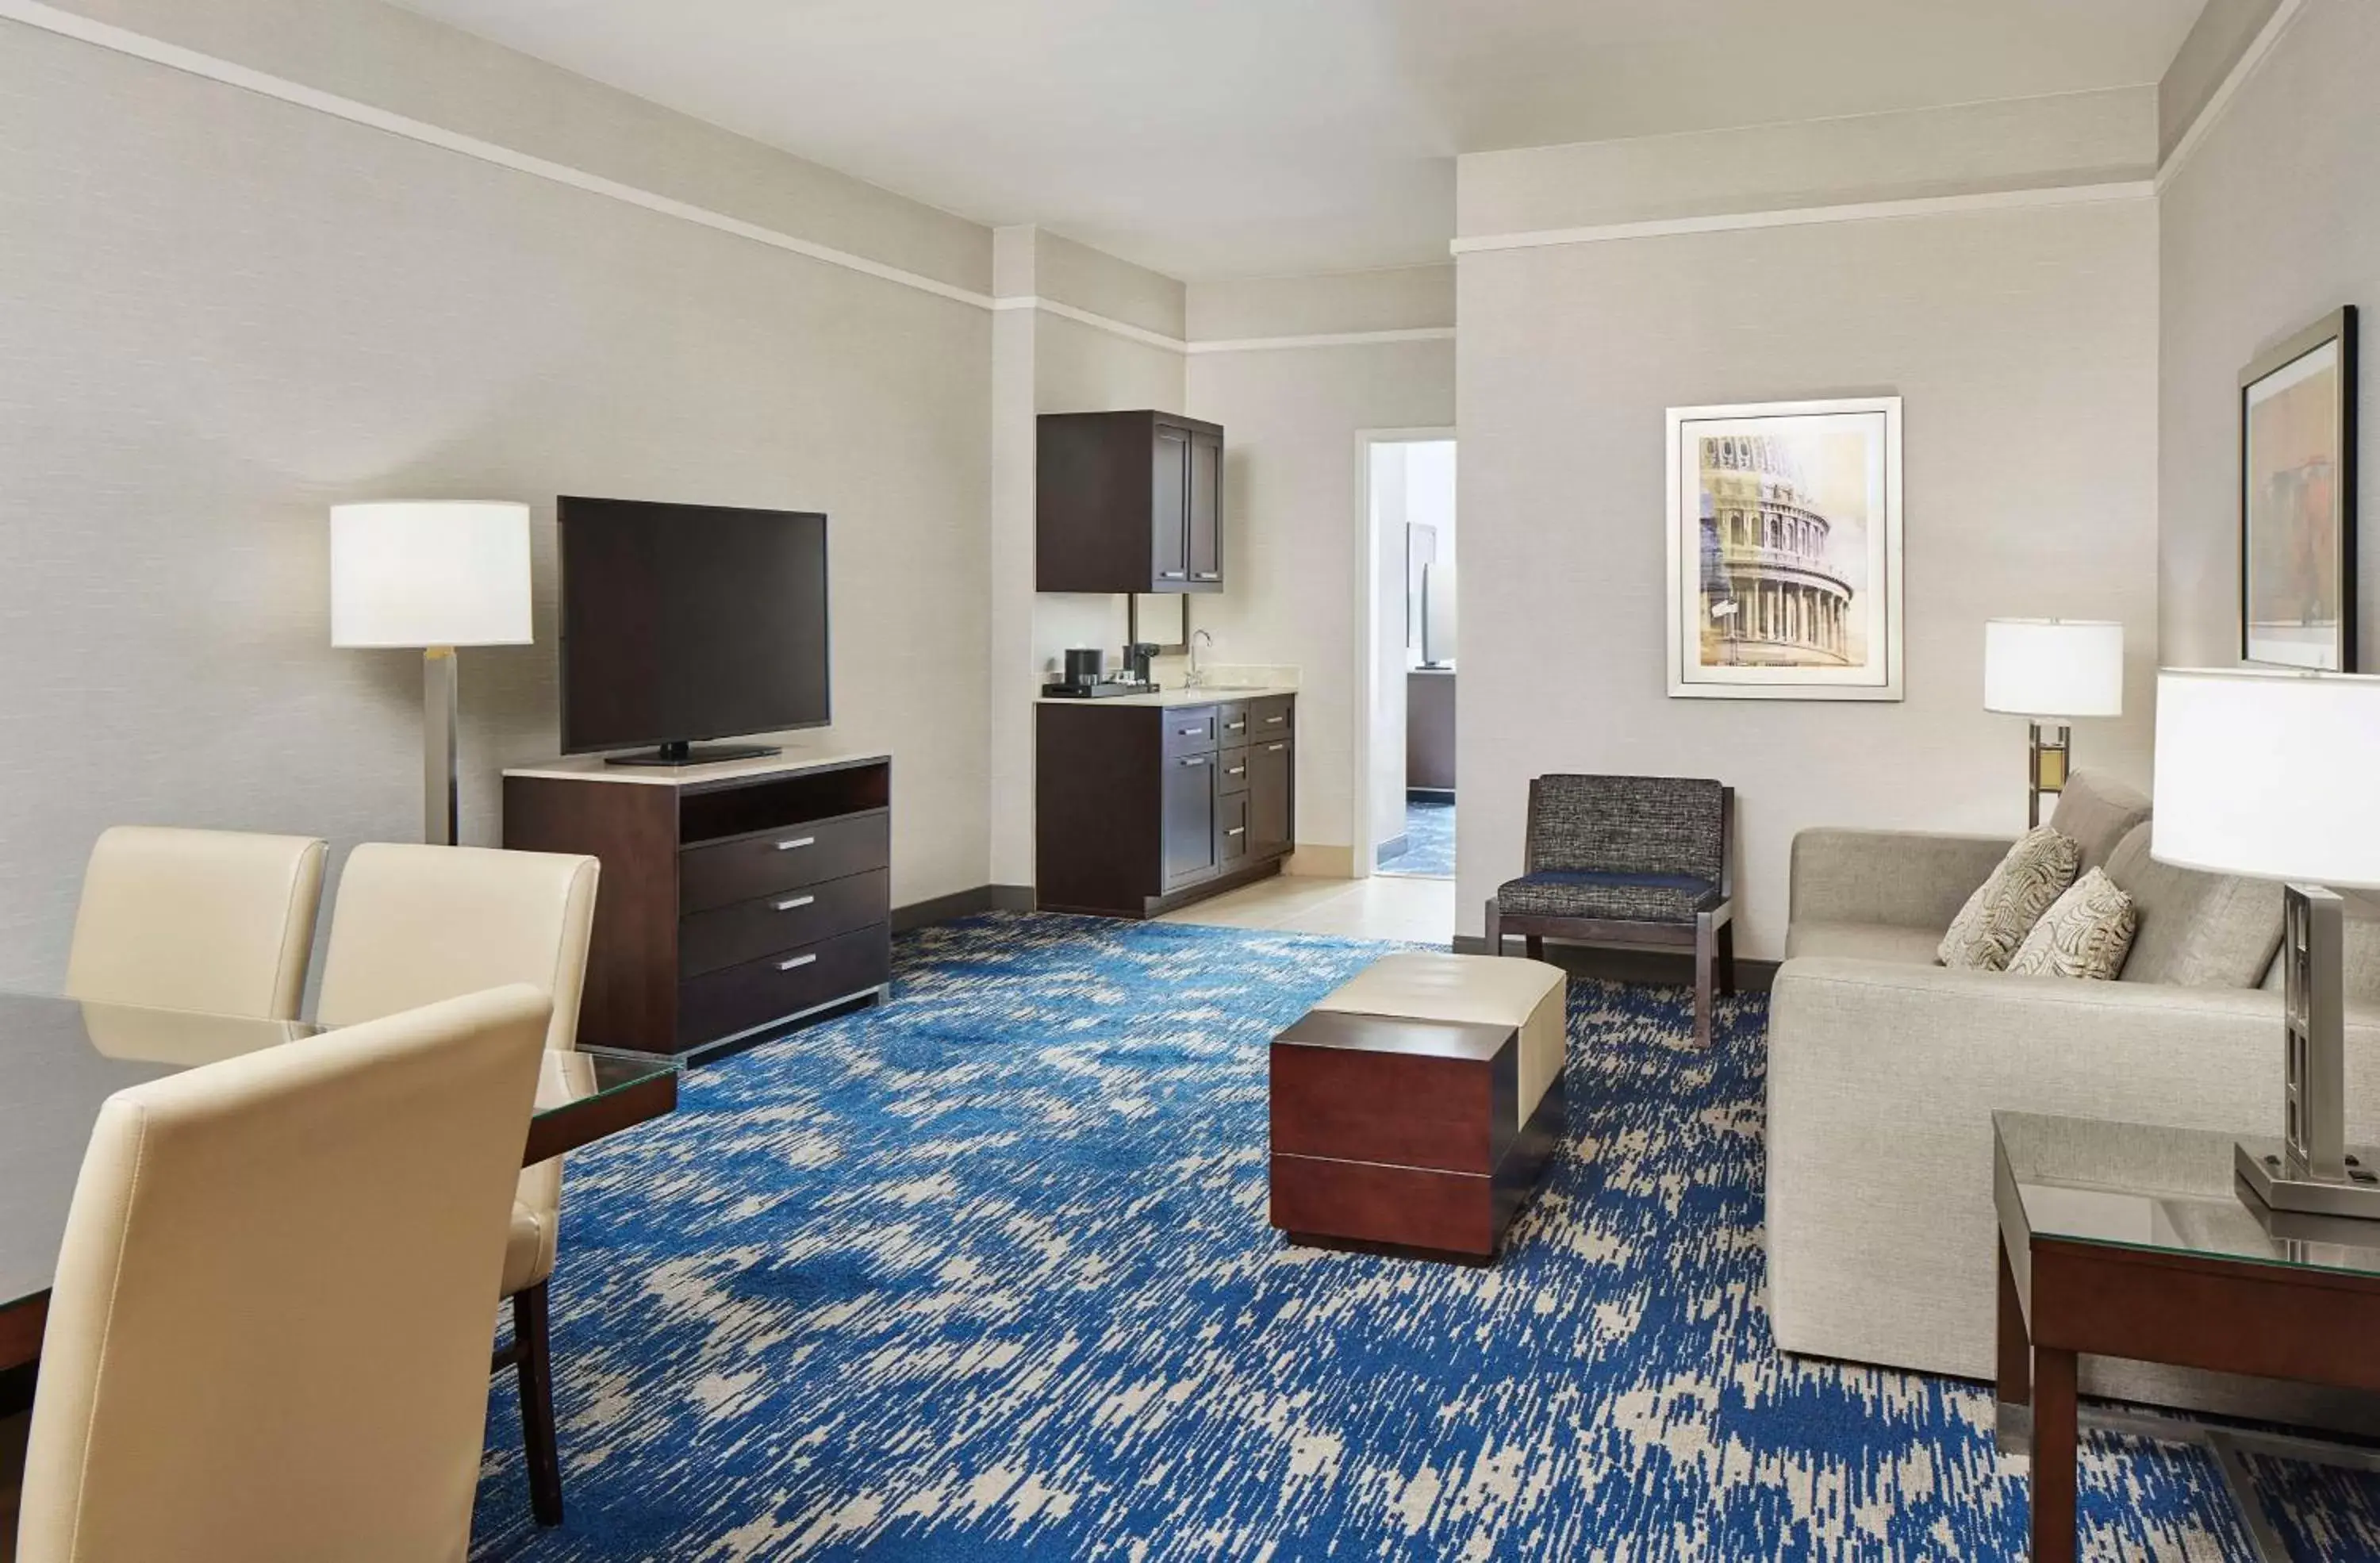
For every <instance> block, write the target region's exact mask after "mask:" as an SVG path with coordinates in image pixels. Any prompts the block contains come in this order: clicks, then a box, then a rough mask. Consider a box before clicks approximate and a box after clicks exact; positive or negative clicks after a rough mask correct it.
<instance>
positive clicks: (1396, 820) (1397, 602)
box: [1358, 442, 1413, 866]
mask: <svg viewBox="0 0 2380 1563" xmlns="http://www.w3.org/2000/svg"><path fill="white" fill-rule="evenodd" d="M1412 448H1413V447H1411V446H1410V445H1400V444H1388V443H1385V442H1383V443H1380V444H1376V445H1374V446H1373V447H1372V453H1371V455H1372V460H1371V469H1372V586H1373V591H1372V649H1373V658H1372V705H1371V718H1370V721H1371V727H1372V745H1371V770H1372V777H1371V789H1372V815H1371V837H1372V842H1371V844H1372V846H1373V847H1374V848H1376V849H1377V848H1378V846H1379V845H1380V844H1381V843H1382V842H1392V841H1394V840H1396V839H1397V838H1398V837H1399V836H1401V835H1403V833H1404V829H1405V668H1406V666H1407V665H1408V661H1409V659H1408V657H1407V654H1406V647H1405V594H1406V591H1407V581H1406V548H1407V542H1406V533H1405V528H1406V527H1407V526H1408V525H1409V524H1410V517H1411V507H1410V505H1409V504H1408V503H1407V495H1406V493H1405V475H1406V473H1407V472H1408V471H1409V470H1410V460H1409V455H1410V452H1411V451H1412ZM1360 844H1361V843H1358V845H1360ZM1359 856H1360V854H1359ZM1358 866H1362V865H1361V864H1359V865H1358Z"/></svg>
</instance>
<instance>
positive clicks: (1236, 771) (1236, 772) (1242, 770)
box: [1223, 765, 1248, 776]
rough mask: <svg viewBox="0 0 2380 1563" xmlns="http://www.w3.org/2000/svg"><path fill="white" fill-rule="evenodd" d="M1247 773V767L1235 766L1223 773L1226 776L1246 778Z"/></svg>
mask: <svg viewBox="0 0 2380 1563" xmlns="http://www.w3.org/2000/svg"><path fill="white" fill-rule="evenodd" d="M1247 773H1248V768H1247V767H1246V766H1245V765H1235V766H1233V767H1232V769H1229V770H1227V771H1225V772H1223V774H1224V775H1226V776H1245V775H1246V774H1247Z"/></svg>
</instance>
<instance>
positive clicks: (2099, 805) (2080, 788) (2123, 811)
mask: <svg viewBox="0 0 2380 1563" xmlns="http://www.w3.org/2000/svg"><path fill="white" fill-rule="evenodd" d="M2148 817H2149V800H2148V797H2147V795H2146V794H2142V793H2139V792H2135V791H2134V790H2133V789H2131V788H2130V787H2127V786H2125V785H2124V784H2123V783H2122V782H2118V781H2116V780H2115V779H2114V778H2112V777H2107V776H2100V775H2097V774H2095V772H2092V771H2088V770H2078V771H2076V772H2075V773H2074V774H2073V775H2071V776H2069V777H2068V778H2067V779H2066V790H2065V791H2064V792H2062V793H2060V794H2058V807H2057V810H2056V811H2055V812H2054V813H2052V814H2051V815H2050V817H2049V828H2050V829H2051V830H2056V831H2057V832H2058V834H2059V835H2061V836H2071V837H2073V838H2074V840H2075V842H2076V844H2078V845H2079V846H2081V847H2082V849H2083V868H2085V869H2091V868H2105V867H2106V866H2107V859H2108V858H2110V857H2112V856H2114V855H2115V854H2116V848H2117V847H2118V846H2119V845H2121V844H2122V843H2123V840H2124V838H2125V837H2126V836H2128V835H2130V834H2131V831H2132V827H2133V826H2135V825H2138V824H2140V823H2141V822H2142V821H2143V820H2144V819H2146V818H2148Z"/></svg>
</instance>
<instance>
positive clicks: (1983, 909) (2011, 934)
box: [1936, 825, 2082, 972]
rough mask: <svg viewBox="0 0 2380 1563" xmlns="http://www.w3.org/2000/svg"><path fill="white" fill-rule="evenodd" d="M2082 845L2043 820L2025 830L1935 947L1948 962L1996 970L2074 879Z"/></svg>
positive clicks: (2006, 961)
mask: <svg viewBox="0 0 2380 1563" xmlns="http://www.w3.org/2000/svg"><path fill="white" fill-rule="evenodd" d="M2081 857H2082V848H2081V847H2080V846H2078V845H2077V844H2076V843H2075V842H2074V839H2073V838H2072V837H2070V836H2065V835H2060V834H2059V833H2058V831H2056V830H2052V829H2051V828H2050V827H2048V826H2046V825H2043V826H2039V827H2037V828H2035V829H2034V830H2028V831H2026V832H2025V833H2024V834H2023V835H2022V836H2020V837H2018V838H2017V842H2016V845H2014V846H2012V847H2010V848H2009V849H2008V855H2007V856H2006V857H2003V858H2001V859H2000V865H1999V866H1998V867H1997V868H1995V869H1993V870H1992V871H1991V875H1990V877H1989V878H1985V880H1984V882H1983V883H1982V884H1980V885H1977V886H1976V887H1975V893H1974V894H1973V895H1971V896H1969V897H1968V898H1967V904H1966V905H1964V906H1962V907H1961V908H1960V909H1959V915H1958V916H1957V917H1955V918H1953V919H1951V922H1950V931H1949V932H1948V933H1946V934H1944V935H1943V936H1942V942H1941V944H1940V945H1939V946H1938V947H1937V951H1936V953H1937V954H1938V955H1939V956H1940V957H1941V960H1942V963H1943V964H1944V965H1946V966H1957V967H1961V968H1963V969H1965V970H1968V971H1976V972H1997V971H1999V970H2001V969H2003V968H2004V967H2006V966H2007V965H2008V963H2009V958H2010V956H2013V955H2014V954H2015V953H2016V951H2017V946H2019V945H2020V944H2022V943H2023V942H2024V936H2025V935H2026V934H2028V933H2030V932H2032V931H2033V925H2034V924H2035V923H2037V922H2039V921H2040V920H2041V915H2042V914H2043V913H2044V912H2046V911H2048V910H2049V905H2050V903H2052V902H2054V901H2056V900H2057V899H2058V897H2059V896H2060V895H2063V894H2064V893H2065V891H2066V887H2067V886H2069V885H2070V884H2072V883H2073V882H2074V872H2075V867H2076V865H2077V864H2078V862H2079V861H2080V860H2081Z"/></svg>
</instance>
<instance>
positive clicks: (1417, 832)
mask: <svg viewBox="0 0 2380 1563" xmlns="http://www.w3.org/2000/svg"><path fill="white" fill-rule="evenodd" d="M1362 456H1363V461H1364V467H1365V483H1364V490H1365V495H1366V503H1365V504H1364V506H1363V515H1362V517H1361V520H1362V523H1363V527H1364V539H1365V545H1366V554H1367V555H1368V557H1369V561H1370V567H1369V569H1368V570H1367V571H1366V572H1365V575H1366V604H1367V608H1368V612H1366V614H1364V615H1363V616H1362V617H1361V619H1359V623H1366V624H1367V630H1366V634H1365V635H1363V636H1359V640H1360V641H1361V643H1362V654H1363V657H1364V662H1365V675H1366V676H1365V679H1364V681H1363V682H1364V687H1366V691H1367V698H1366V701H1365V704H1364V706H1363V707H1362V708H1361V709H1364V710H1366V712H1368V713H1369V718H1370V720H1369V721H1368V722H1366V723H1365V724H1363V725H1364V726H1365V728H1366V731H1365V732H1364V733H1360V734H1359V735H1358V736H1359V742H1358V745H1357V747H1358V750H1359V759H1358V764H1357V769H1356V771H1355V774H1356V775H1357V776H1359V777H1361V778H1363V784H1362V786H1361V787H1360V788H1359V792H1360V793H1361V794H1362V796H1361V799H1360V800H1359V801H1360V803H1361V804H1362V805H1364V806H1362V807H1359V809H1358V811H1357V815H1358V819H1359V823H1360V825H1361V829H1360V830H1359V840H1360V842H1361V843H1362V845H1363V848H1364V850H1363V852H1362V853H1360V854H1359V857H1361V858H1367V859H1368V863H1367V864H1364V865H1362V866H1366V867H1368V870H1369V871H1370V872H1371V873H1374V874H1378V875H1381V876H1385V877H1388V878H1409V879H1437V880H1442V881H1449V882H1451V880H1452V879H1453V878H1454V839H1455V828H1454V827H1455V809H1456V790H1455V773H1454V733H1455V710H1456V698H1457V697H1456V688H1457V686H1456V683H1455V664H1456V659H1457V654H1458V648H1457V633H1458V625H1457V621H1456V612H1455V601H1456V592H1455V578H1456V557H1457V551H1458V542H1457V538H1458V528H1457V527H1456V525H1455V447H1454V440H1453V436H1452V431H1451V430H1391V431H1382V432H1378V433H1374V434H1372V435H1370V436H1368V437H1367V438H1366V441H1365V442H1364V446H1363V451H1362Z"/></svg>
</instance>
